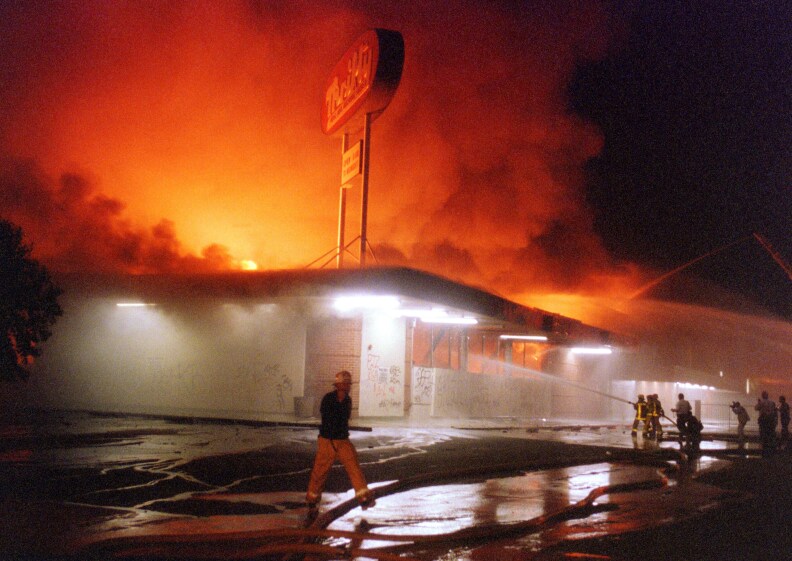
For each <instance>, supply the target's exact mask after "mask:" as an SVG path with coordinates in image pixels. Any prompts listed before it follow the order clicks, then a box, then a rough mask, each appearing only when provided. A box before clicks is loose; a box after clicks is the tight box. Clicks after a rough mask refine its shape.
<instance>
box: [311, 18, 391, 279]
mask: <svg viewBox="0 0 792 561" xmlns="http://www.w3.org/2000/svg"><path fill="white" fill-rule="evenodd" d="M403 66H404V40H403V39H402V36H401V33H399V32H398V31H390V30H387V29H372V30H370V31H367V32H366V33H364V34H363V35H361V36H360V37H359V38H358V40H357V41H355V43H353V44H352V46H351V47H350V48H349V49H348V50H347V52H346V53H345V54H344V56H343V57H341V60H340V61H338V64H336V66H335V68H334V69H333V71H332V72H331V74H330V77H329V78H328V80H327V84H326V87H325V99H324V104H323V105H322V111H321V120H322V131H323V132H324V133H325V134H328V135H332V134H336V133H340V134H341V137H342V138H341V154H342V156H341V193H340V196H339V204H338V207H339V208H338V246H337V247H336V267H338V268H341V267H343V265H344V252H345V251H346V246H345V245H344V244H345V223H346V199H347V194H346V190H347V189H348V188H350V187H352V184H353V183H355V182H356V179H357V178H358V177H361V180H360V183H361V184H362V185H361V190H362V192H361V202H360V267H365V265H366V250H367V245H368V233H367V224H368V191H369V164H370V160H371V123H373V122H374V120H375V119H376V118H377V117H379V115H381V114H382V112H383V111H384V110H385V108H386V107H387V106H388V104H389V103H390V101H391V99H392V98H393V95H394V93H395V92H396V88H397V87H398V85H399V81H400V80H401V73H402V67H403ZM361 121H362V122H361ZM361 130H362V139H361V140H359V141H358V142H356V143H354V144H350V135H351V134H353V133H354V134H356V135H358V134H360V131H361Z"/></svg>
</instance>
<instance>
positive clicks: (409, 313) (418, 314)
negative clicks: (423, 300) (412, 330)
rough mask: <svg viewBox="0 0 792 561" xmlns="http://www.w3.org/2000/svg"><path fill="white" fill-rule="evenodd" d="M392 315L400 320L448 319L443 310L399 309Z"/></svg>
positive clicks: (446, 313)
mask: <svg viewBox="0 0 792 561" xmlns="http://www.w3.org/2000/svg"><path fill="white" fill-rule="evenodd" d="M393 315H394V316H396V317H400V318H420V319H432V318H444V317H448V312H447V311H445V310H444V309H443V308H432V309H426V308H399V309H398V310H393Z"/></svg>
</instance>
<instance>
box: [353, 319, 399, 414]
mask: <svg viewBox="0 0 792 561" xmlns="http://www.w3.org/2000/svg"><path fill="white" fill-rule="evenodd" d="M405 345H406V326H405V320H404V318H391V317H382V316H372V317H364V318H363V330H362V346H361V353H360V354H361V357H360V362H361V363H360V416H361V417H402V416H404V412H405V411H404V409H405V408H404V378H405V376H404V354H405Z"/></svg>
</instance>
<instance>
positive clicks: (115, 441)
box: [0, 415, 724, 560]
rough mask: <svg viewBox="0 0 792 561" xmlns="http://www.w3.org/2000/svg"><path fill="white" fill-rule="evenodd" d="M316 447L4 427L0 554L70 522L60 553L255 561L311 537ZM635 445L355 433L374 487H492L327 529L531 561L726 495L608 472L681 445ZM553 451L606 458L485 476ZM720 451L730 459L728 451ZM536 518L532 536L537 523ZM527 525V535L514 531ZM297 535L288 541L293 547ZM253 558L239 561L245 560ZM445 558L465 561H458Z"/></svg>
mask: <svg viewBox="0 0 792 561" xmlns="http://www.w3.org/2000/svg"><path fill="white" fill-rule="evenodd" d="M315 439H316V430H315V429H313V428H311V429H305V428H300V427H261V426H258V427H257V426H244V425H233V424H194V425H190V424H178V423H172V422H167V421H162V420H156V419H138V418H131V417H130V418H127V417H122V416H119V417H95V416H92V415H82V416H73V415H72V416H63V417H58V418H54V419H50V420H49V423H48V424H44V425H38V426H36V429H35V430H31V429H30V428H29V427H8V428H6V429H4V432H2V433H0V442H2V444H3V448H2V449H0V452H2V454H4V455H3V456H0V475H1V476H2V477H3V483H4V491H3V495H2V497H1V498H2V499H3V502H2V505H0V506H2V512H0V516H2V521H3V522H4V528H5V530H4V534H5V536H4V539H3V541H2V542H0V552H3V551H7V548H9V547H25V544H27V545H28V546H30V547H33V545H31V544H35V545H36V546H38V547H42V548H44V550H45V551H47V550H46V548H47V547H50V548H52V549H50V550H49V551H60V550H59V549H58V548H57V547H55V546H54V545H52V544H48V543H46V540H41V539H40V538H38V535H37V533H36V531H37V530H36V525H35V524H31V521H34V520H35V521H38V520H40V521H39V522H37V524H38V525H39V526H41V525H46V524H48V523H49V522H50V521H52V522H55V523H61V524H62V526H63V530H62V531H63V532H64V533H65V534H66V535H65V536H59V538H58V539H59V540H61V541H60V542H59V545H58V547H62V546H63V543H68V542H70V543H71V545H70V547H72V548H75V547H78V548H79V547H88V546H90V545H91V544H97V543H99V544H111V543H116V542H117V543H121V541H122V540H124V539H141V540H143V542H145V543H149V544H153V543H156V542H157V541H158V540H162V539H164V538H165V537H167V536H171V537H177V536H178V537H180V539H181V540H182V541H184V540H187V541H193V542H209V543H212V544H214V546H212V547H216V549H212V547H209V546H207V552H208V553H207V555H208V556H210V557H211V556H212V555H214V556H215V557H222V553H223V548H225V547H229V544H230V543H238V542H239V540H240V539H241V536H244V538H245V539H247V540H254V541H255V540H258V541H257V542H255V543H253V544H252V545H251V544H248V545H247V546H246V547H249V548H250V549H249V550H248V555H250V556H254V554H253V552H254V551H256V547H257V546H258V545H261V543H267V542H269V541H271V539H272V536H270V535H269V534H268V533H267V532H271V531H273V530H275V529H280V530H290V531H294V532H300V531H302V530H300V528H302V525H303V521H304V516H305V509H304V507H303V498H304V485H305V482H306V481H307V475H308V471H309V469H310V466H311V460H312V457H313V453H314V450H315ZM638 440H639V442H638V443H637V444H636V443H634V442H632V441H631V439H630V437H629V433H628V432H627V433H625V431H624V430H623V427H618V426H603V427H591V428H583V429H582V430H580V429H577V430H572V429H569V430H555V429H552V428H540V429H536V430H533V429H530V430H526V429H525V428H515V429H504V430H481V431H478V430H464V429H440V428H435V429H417V428H399V427H378V428H376V429H375V430H374V432H372V433H355V434H354V435H353V441H354V442H355V444H356V446H357V447H358V450H359V452H360V454H361V461H362V464H363V466H364V470H365V471H366V472H367V473H368V474H372V476H373V477H374V479H372V481H376V483H373V484H372V487H380V488H384V486H385V485H387V484H388V483H389V480H388V479H389V478H393V477H405V476H408V475H414V474H415V473H416V472H421V470H424V472H425V473H428V474H432V473H435V472H436V473H437V474H441V473H443V472H444V471H448V470H453V469H454V468H458V465H459V464H458V462H459V461H463V462H469V463H470V465H471V467H474V466H476V465H479V464H480V467H481V471H482V477H478V478H476V480H471V478H470V477H467V478H466V480H465V479H460V480H459V481H458V482H452V483H448V482H444V483H446V484H442V485H441V484H437V482H434V483H432V482H428V483H425V484H423V486H422V487H420V488H417V489H416V488H412V489H409V490H404V491H401V492H397V493H393V494H389V495H386V496H381V497H380V498H378V500H377V506H376V507H375V508H374V509H372V510H369V511H366V512H365V513H363V512H362V511H361V510H360V509H359V508H355V509H354V510H352V511H351V512H349V513H347V514H346V515H344V516H342V517H340V518H339V519H337V520H335V521H334V522H333V523H332V524H331V525H330V526H329V527H328V530H329V531H330V532H331V533H333V532H334V533H338V532H356V531H359V530H360V529H361V528H363V529H365V533H373V534H377V535H384V536H390V537H394V538H395V536H402V537H405V536H412V537H414V538H415V540H414V543H413V544H407V545H405V544H404V542H403V541H401V542H399V544H401V545H398V547H399V548H400V549H399V551H407V552H421V558H422V559H452V558H453V559H460V560H464V559H470V560H472V559H483V558H487V559H496V558H504V557H507V555H506V552H508V558H509V559H521V558H526V559H527V558H528V557H523V556H527V555H529V553H530V552H536V551H538V550H541V549H543V548H545V547H547V546H548V545H551V544H553V543H557V542H558V541H561V540H565V539H569V538H580V537H592V536H598V535H605V534H614V533H618V532H623V531H631V530H635V529H639V528H642V527H647V526H655V525H657V524H661V523H663V522H665V521H668V520H672V519H674V520H676V519H679V518H681V517H682V518H683V517H686V516H692V515H694V514H696V513H697V512H700V511H701V510H702V509H707V508H712V507H713V506H714V505H716V504H717V502H718V498H719V496H720V495H721V493H720V491H719V490H718V489H715V488H712V487H708V486H706V485H702V484H699V483H698V482H696V481H695V480H690V479H684V478H683V479H681V480H679V481H678V482H677V481H676V480H671V481H670V485H667V486H665V485H663V484H664V483H665V476H664V475H663V474H662V473H660V472H659V471H658V468H657V467H656V466H655V467H651V466H648V465H639V464H636V463H626V462H617V461H613V458H612V457H611V458H610V459H608V455H609V454H610V452H607V451H606V450H607V449H622V450H625V451H627V452H629V450H631V449H632V448H634V447H635V448H637V449H638V451H637V452H636V453H638V454H644V455H646V457H649V458H652V457H654V456H656V455H658V454H661V453H662V451H663V450H666V451H667V449H674V450H676V449H678V444H677V442H676V441H664V442H660V443H657V442H652V441H647V442H643V441H642V440H641V439H638ZM548 443H552V445H550V444H548ZM558 443H573V444H583V445H590V446H597V447H598V448H590V449H586V450H588V451H587V452H585V453H586V454H588V455H589V456H588V457H589V458H590V459H588V460H585V461H582V463H583V464H584V465H577V466H573V467H564V468H558V469H538V470H536V471H530V472H527V473H522V474H519V475H515V476H512V477H497V478H496V477H492V476H491V475H487V472H486V470H487V466H488V465H489V464H495V463H496V461H495V457H496V456H497V455H498V454H505V455H506V457H509V458H511V459H512V460H513V461H516V458H524V459H525V462H526V465H527V464H528V463H536V462H539V464H541V460H542V458H543V457H546V458H551V459H556V460H557V459H558V458H559V457H563V455H565V454H566V455H568V456H570V457H572V456H573V455H574V454H581V453H582V452H581V450H582V449H574V450H576V451H574V452H573V451H572V450H573V448H572V447H567V446H568V445H567V444H564V445H563V446H561V445H559V444H558ZM710 444H712V445H713V446H715V445H717V446H720V447H721V449H722V448H723V447H724V443H723V442H719V443H710ZM702 448H705V446H704V445H702ZM592 450H593V452H592ZM630 453H631V452H630ZM598 457H599V458H600V459H598V460H597V459H596V458H598ZM476 458H477V459H476ZM529 460H530V462H529ZM656 460H657V461H661V460H662V458H661V457H660V456H657V458H656ZM499 461H501V462H502V461H503V460H499ZM477 462H478V463H477ZM717 464H718V460H715V459H713V458H711V457H708V456H705V457H702V458H699V459H697V460H696V461H695V462H691V466H690V467H692V468H693V469H698V470H701V469H705V468H706V469H712V468H713V467H716V466H717ZM532 469H533V468H532ZM377 474H378V475H377ZM647 481H648V482H654V483H657V485H655V486H654V487H653V488H650V489H640V490H639V489H631V490H626V489H624V488H623V487H622V488H621V490H620V492H618V493H610V494H604V495H602V496H600V497H598V498H597V499H596V501H595V503H594V504H595V506H596V508H592V509H589V510H588V511H586V512H584V513H583V512H577V513H576V514H575V516H574V517H570V518H568V519H566V518H563V517H560V518H558V519H554V520H552V523H548V524H541V523H540V522H542V517H547V516H548V515H549V514H553V513H559V512H562V511H564V509H567V508H569V507H570V506H571V505H575V504H577V503H579V502H580V501H583V500H584V499H585V498H586V497H587V496H588V495H589V493H591V492H592V491H593V490H595V489H597V488H602V487H606V486H613V485H619V486H623V485H625V484H638V483H642V482H647ZM347 487H348V482H347V481H346V479H345V477H344V475H343V472H342V470H341V469H340V468H337V469H336V470H335V475H334V476H332V477H331V480H330V483H329V487H328V490H329V491H334V492H332V493H330V492H328V493H325V496H324V502H323V505H322V507H323V510H326V509H328V508H332V507H333V506H334V505H337V504H340V503H343V502H344V501H348V500H350V499H351V498H352V494H351V492H340V491H341V490H342V489H346V488H347ZM20 512H22V514H19V513H20ZM11 513H14V514H11ZM63 520H68V524H65V523H63ZM59 521H60V522H59ZM531 521H537V524H535V525H533V526H531V524H529V523H530V522H531ZM519 525H522V526H520V528H521V530H520V531H519V532H512V533H509V532H508V531H506V532H504V530H508V529H509V528H511V527H517V526H519ZM472 528H477V529H484V530H486V531H489V530H490V529H491V531H492V536H491V538H490V539H482V538H481V537H479V538H477V539H476V540H474V541H475V542H476V543H475V545H471V544H470V543H469V542H470V541H471V540H467V541H466V540H464V539H461V541H454V539H453V538H451V540H450V541H448V542H443V543H440V544H435V545H432V544H430V543H425V542H424V540H428V539H429V538H438V537H439V536H443V535H446V534H452V533H454V532H457V533H458V535H459V536H464V535H465V532H466V531H467V530H469V529H472ZM295 535H296V534H294V535H293V536H292V537H291V538H289V539H291V540H292V541H294V540H295V539H297V538H295V537H294V536H295ZM12 537H13V540H12ZM25 540H28V541H29V543H28V542H26V541H25ZM37 540H38V542H40V543H38V542H37ZM12 541H13V543H11V542H12ZM287 541H288V540H287ZM297 541H299V540H297ZM358 541H359V543H357V542H356V543H355V546H356V547H362V548H387V547H397V544H396V543H395V542H390V541H387V540H384V539H382V537H381V536H380V539H378V540H372V539H366V538H363V539H362V540H358ZM350 543H352V542H351V540H350V538H349V537H344V538H342V537H335V538H327V541H326V542H325V544H328V545H334V546H340V547H345V546H346V545H348V544H350ZM180 547H183V544H182V545H180V546H179V547H177V548H176V549H174V550H172V551H171V553H173V552H174V551H176V552H180V551H183V550H182V549H179V548H180ZM4 548H6V549H4ZM78 550H79V549H78ZM244 551H245V549H244V548H242V549H241V550H240V551H238V554H239V555H240V556H242V557H244V556H245V555H246V554H245V553H244ZM449 552H452V553H453V555H454V556H453V557H448V555H450V553H449ZM517 552H519V553H517Z"/></svg>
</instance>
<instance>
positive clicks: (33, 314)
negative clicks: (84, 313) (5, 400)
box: [0, 219, 63, 381]
mask: <svg viewBox="0 0 792 561" xmlns="http://www.w3.org/2000/svg"><path fill="white" fill-rule="evenodd" d="M61 292H62V291H61V289H60V288H58V287H57V286H55V284H54V283H53V282H52V280H51V279H50V276H49V273H48V272H47V270H46V269H45V268H44V267H43V266H42V265H41V264H39V262H38V261H36V260H34V259H31V258H30V248H29V247H28V246H26V245H24V244H23V243H22V229H21V228H19V227H18V226H15V225H14V224H12V223H10V222H8V221H7V220H2V219H0V380H5V381H15V380H18V379H23V380H25V379H27V377H28V371H27V369H26V366H27V365H28V364H30V362H31V361H32V360H33V359H34V358H35V357H37V356H39V355H40V354H41V348H40V344H41V343H42V342H44V341H46V340H47V339H48V338H49V336H50V335H51V334H52V333H51V331H50V327H51V326H52V325H53V324H54V323H55V321H56V319H57V318H58V316H60V315H62V314H63V310H61V307H60V305H59V304H58V296H60V294H61Z"/></svg>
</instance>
